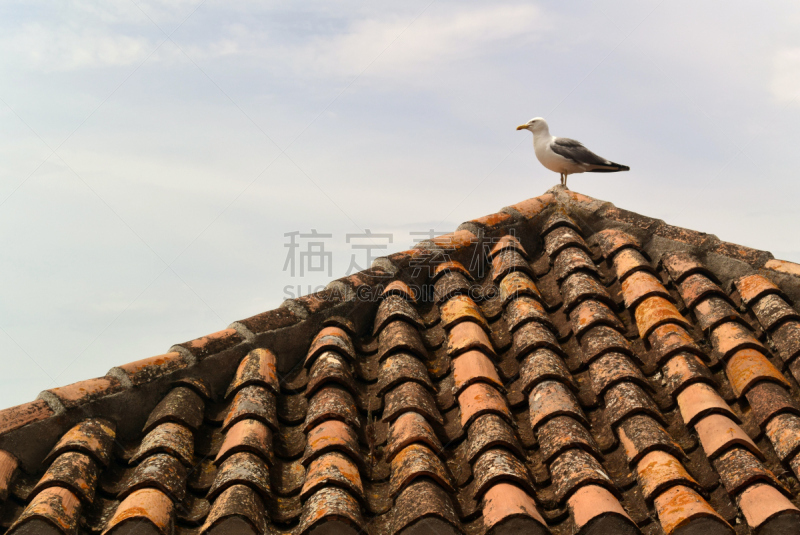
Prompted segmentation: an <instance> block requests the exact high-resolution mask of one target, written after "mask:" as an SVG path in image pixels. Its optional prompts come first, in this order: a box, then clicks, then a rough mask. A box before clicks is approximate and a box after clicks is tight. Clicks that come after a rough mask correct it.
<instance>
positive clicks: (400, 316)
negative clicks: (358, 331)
mask: <svg viewBox="0 0 800 535" xmlns="http://www.w3.org/2000/svg"><path fill="white" fill-rule="evenodd" d="M396 320H403V321H407V322H408V323H410V324H411V325H413V326H414V327H417V328H418V329H419V328H422V327H423V325H422V318H420V316H419V313H418V312H417V311H416V310H415V309H414V307H412V306H411V304H410V303H409V302H408V301H407V300H406V299H404V298H402V297H400V296H397V295H390V296H389V297H387V298H385V299H384V300H383V301H381V304H380V305H378V313H377V314H376V315H375V321H374V326H373V329H372V333H373V334H377V333H378V332H380V331H381V330H382V329H383V328H384V327H386V326H387V325H388V324H389V323H391V322H393V321H396Z"/></svg>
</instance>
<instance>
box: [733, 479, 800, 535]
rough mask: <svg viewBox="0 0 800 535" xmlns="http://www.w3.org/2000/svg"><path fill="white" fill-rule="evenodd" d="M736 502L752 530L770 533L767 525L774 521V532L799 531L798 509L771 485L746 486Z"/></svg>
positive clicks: (799, 516) (799, 518)
mask: <svg viewBox="0 0 800 535" xmlns="http://www.w3.org/2000/svg"><path fill="white" fill-rule="evenodd" d="M736 502H737V503H738V505H739V509H741V511H742V513H743V514H744V518H745V520H747V525H748V526H750V527H751V528H752V529H753V531H754V532H757V533H772V532H771V531H770V528H769V527H768V526H769V525H770V524H772V523H775V524H776V533H800V510H798V509H797V507H795V506H794V504H793V503H792V502H790V501H789V500H788V499H787V498H786V496H784V495H783V494H782V493H781V492H780V491H779V490H778V489H776V488H775V487H773V486H771V485H765V484H763V483H757V484H755V485H753V486H751V487H748V488H746V489H745V490H744V492H742V493H741V494H740V495H739V497H738V498H737V499H736ZM777 525H780V527H777ZM756 530H760V531H756ZM777 530H780V531H777Z"/></svg>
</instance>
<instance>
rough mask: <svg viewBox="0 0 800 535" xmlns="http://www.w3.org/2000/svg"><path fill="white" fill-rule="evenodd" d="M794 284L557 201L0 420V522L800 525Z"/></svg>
mask: <svg viewBox="0 0 800 535" xmlns="http://www.w3.org/2000/svg"><path fill="white" fill-rule="evenodd" d="M798 299H800V266H798V265H796V264H792V263H790V262H785V261H780V260H775V259H774V258H772V255H771V254H769V253H767V252H764V251H758V250H754V249H750V248H747V247H741V246H738V245H734V244H730V243H726V242H723V241H720V240H719V239H717V238H716V237H715V236H712V235H708V234H702V233H699V232H694V231H691V230H686V229H682V228H678V227H674V226H671V225H668V224H666V223H664V222H663V221H659V220H655V219H650V218H647V217H644V216H640V215H638V214H635V213H632V212H628V211H626V210H623V209H619V208H616V207H615V206H613V205H611V204H609V203H604V202H601V201H597V200H594V199H591V198H588V197H586V196H583V195H580V194H577V193H573V192H570V191H567V190H564V189H562V188H560V187H559V188H555V189H554V190H551V191H550V192H548V193H547V194H545V195H543V196H541V197H538V198H535V199H530V200H528V201H524V202H522V203H519V204H517V205H514V206H511V207H509V208H505V209H503V210H502V211H501V212H499V213H496V214H492V215H490V216H487V217H483V218H480V219H476V220H474V221H470V222H467V223H465V224H463V225H462V226H461V227H459V230H458V231H457V232H455V233H453V234H451V235H446V236H441V237H437V238H435V239H433V240H431V241H430V242H427V243H423V244H421V245H420V246H419V247H418V248H417V249H413V250H409V251H404V252H401V253H397V254H393V255H391V256H389V257H386V258H381V259H379V260H377V261H376V262H375V264H374V265H373V268H372V269H370V270H368V271H364V272H361V273H358V274H356V275H353V276H350V277H347V278H345V279H340V280H338V281H334V282H332V283H331V284H330V285H329V286H328V288H327V289H326V290H324V291H323V292H320V293H318V294H314V295H311V296H307V297H301V298H299V299H295V300H291V301H287V302H285V304H284V306H282V307H281V308H278V309H276V310H273V311H269V312H265V313H263V314H260V315H257V316H254V317H251V318H248V319H245V320H241V321H238V322H235V323H233V324H232V325H231V326H230V327H229V328H228V329H226V330H223V331H220V332H217V333H214V334H211V335H208V336H205V337H202V338H198V339H196V340H193V341H191V342H186V343H183V344H178V345H176V346H173V347H172V348H171V349H170V352H168V353H167V354H164V355H159V356H156V357H151V358H148V359H144V360H141V361H138V362H133V363H130V364H126V365H123V366H119V367H116V368H113V369H112V370H111V371H110V372H109V373H108V374H107V375H106V376H105V377H101V378H97V379H91V380H88V381H83V382H80V383H76V384H73V385H69V386H65V387H61V388H55V389H52V390H48V391H46V392H43V393H42V394H41V395H40V396H39V398H38V399H36V400H34V401H32V402H30V403H27V404H24V405H20V406H18V407H12V408H10V409H6V410H2V411H0V533H7V534H12V533H13V534H15V535H19V534H32V533H36V534H68V535H78V534H89V533H92V534H95V533H96V534H100V533H102V534H105V533H108V534H112V533H113V534H126V533H127V534H130V533H138V534H141V535H144V534H158V535H168V534H172V533H175V534H179V535H188V534H199V533H208V534H214V535H220V534H226V533H236V534H239V533H241V534H252V533H258V534H264V533H287V534H288V533H292V534H296V535H304V534H306V533H313V534H315V535H325V534H333V533H350V534H356V533H363V532H366V533H368V534H371V535H377V534H390V535H393V534H396V533H404V534H422V533H437V534H438V533H442V534H454V533H465V534H468V535H470V534H483V533H487V532H489V533H534V534H536V533H555V534H565V535H567V534H569V535H572V534H574V533H581V534H583V533H597V534H616V533H619V534H629V533H630V534H632V533H639V532H641V533H645V534H653V535H655V534H663V533H666V534H668V535H679V534H695V533H702V534H704V535H713V534H718V533H734V532H735V533H738V534H746V533H757V534H759V535H761V534H764V535H766V534H772V533H780V534H789V533H800V510H798V508H797V505H798V503H800V501H799V500H800V484H799V483H798V479H797V478H798V476H800V403H798V402H799V401H800V391H799V390H798V380H800V358H798V357H800V314H798V312H797V310H796V309H795V308H794V307H793V302H795V301H796V300H798Z"/></svg>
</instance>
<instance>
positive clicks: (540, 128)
mask: <svg viewBox="0 0 800 535" xmlns="http://www.w3.org/2000/svg"><path fill="white" fill-rule="evenodd" d="M517 130H530V131H531V132H533V133H534V134H538V133H544V132H549V131H550V130H549V129H548V127H547V121H545V120H544V119H542V118H541V117H534V118H533V119H531V120H530V121H528V122H527V123H525V124H521V125H519V126H518V127H517Z"/></svg>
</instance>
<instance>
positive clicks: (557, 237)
mask: <svg viewBox="0 0 800 535" xmlns="http://www.w3.org/2000/svg"><path fill="white" fill-rule="evenodd" d="M568 247H579V248H581V249H583V250H584V251H586V252H590V251H589V247H588V246H587V245H586V242H585V241H583V238H582V237H581V235H580V234H578V233H577V232H575V230H574V229H572V228H570V227H558V228H556V229H554V230H552V231H550V232H548V233H547V235H546V236H545V237H544V249H545V252H546V253H547V255H548V256H549V257H550V259H551V260H555V257H556V255H558V254H559V253H560V252H561V251H563V250H564V249H567V248H568Z"/></svg>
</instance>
